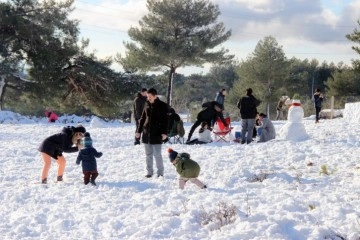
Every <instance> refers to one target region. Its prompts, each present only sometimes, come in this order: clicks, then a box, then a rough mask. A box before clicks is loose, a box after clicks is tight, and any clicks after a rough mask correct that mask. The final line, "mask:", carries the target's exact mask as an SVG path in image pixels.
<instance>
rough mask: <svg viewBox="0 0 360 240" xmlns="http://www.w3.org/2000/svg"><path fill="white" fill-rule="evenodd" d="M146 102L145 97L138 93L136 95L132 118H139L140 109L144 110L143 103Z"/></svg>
mask: <svg viewBox="0 0 360 240" xmlns="http://www.w3.org/2000/svg"><path fill="white" fill-rule="evenodd" d="M145 102H146V97H144V96H143V95H141V93H138V95H137V97H136V98H135V100H134V106H133V108H134V118H135V120H139V119H140V118H141V114H142V111H143V110H144V105H145Z"/></svg>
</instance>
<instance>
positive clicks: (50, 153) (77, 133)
mask: <svg viewBox="0 0 360 240" xmlns="http://www.w3.org/2000/svg"><path fill="white" fill-rule="evenodd" d="M85 132H86V130H85V128H84V127H83V126H81V125H78V126H77V127H64V128H63V129H62V131H61V132H60V133H57V134H54V135H51V136H49V137H47V138H46V139H45V140H44V141H43V142H42V143H41V144H40V147H39V151H40V154H41V157H42V159H43V161H44V166H43V169H42V172H41V183H43V184H46V183H47V177H48V173H49V170H50V166H51V158H54V159H55V160H56V162H57V164H58V171H57V181H62V180H63V174H64V171H65V165H66V160H65V158H64V156H63V152H68V153H72V152H77V151H79V150H80V149H81V147H82V146H81V143H80V140H81V139H82V138H83V137H84V133H85ZM73 145H76V146H74V147H73Z"/></svg>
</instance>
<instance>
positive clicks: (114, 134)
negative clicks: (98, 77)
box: [0, 103, 360, 240]
mask: <svg viewBox="0 0 360 240" xmlns="http://www.w3.org/2000/svg"><path fill="white" fill-rule="evenodd" d="M349 105H350V106H349ZM291 112H294V111H291ZM343 116H344V118H336V119H332V120H331V119H320V123H319V124H315V123H314V122H315V119H314V116H313V115H312V116H308V117H306V118H301V116H300V120H299V119H294V118H292V119H294V120H296V122H288V121H273V124H274V126H275V129H276V132H277V135H276V138H275V139H274V140H271V141H269V142H265V143H255V142H252V143H250V144H243V145H242V144H239V143H236V142H233V141H232V142H230V143H226V142H215V141H214V142H212V143H209V144H203V145H183V144H169V143H166V144H164V145H162V151H161V153H162V157H163V162H164V168H165V171H164V177H160V178H157V177H153V178H150V179H148V178H145V177H144V176H145V174H146V170H145V150H144V145H143V144H141V145H136V146H134V145H133V141H134V132H135V124H131V123H120V122H119V121H113V122H111V121H109V122H105V121H103V120H101V119H99V118H96V117H92V118H84V117H81V116H74V115H67V116H60V118H59V121H58V122H56V123H47V120H46V119H45V118H38V117H31V116H21V115H20V114H17V113H13V112H8V111H0V149H1V151H0V202H1V204H0V217H1V219H3V221H1V222H0V238H1V239H3V240H18V239H23V240H33V239H34V240H35V239H36V240H38V239H41V240H52V239H63V240H73V239H77V240H83V239H84V240H89V239H90V240H95V239H103V240H117V239H124V240H160V239H171V240H178V239H182V240H203V239H209V240H239V239H242V240H268V239H269V240H270V239H271V240H304V239H307V240H319V239H331V240H340V239H347V240H358V239H359V238H360V224H359V223H360V197H359V196H360V163H359V156H360V142H359V139H360V129H359V128H358V127H356V126H358V125H359V123H360V118H359V116H360V103H352V104H348V105H346V106H345V110H344V111H343ZM78 123H82V124H83V126H84V127H85V128H86V130H87V131H88V132H90V134H91V137H92V140H93V146H94V147H95V148H96V149H97V151H100V152H102V153H103V156H102V157H101V158H98V159H97V166H98V171H99V177H98V178H97V180H96V183H97V186H96V187H93V186H90V185H84V184H83V175H82V169H81V166H79V165H76V163H75V162H76V158H77V153H64V156H65V158H66V160H67V164H66V168H65V173H64V181H63V182H62V183H56V182H55V179H56V171H57V165H56V162H55V161H52V166H51V168H50V171H49V176H48V184H47V185H43V184H40V173H41V169H42V160H41V158H40V154H39V152H38V150H37V148H38V146H39V144H40V143H41V142H42V141H43V140H44V139H45V138H46V137H48V136H50V135H52V134H56V133H58V132H59V131H61V129H62V128H63V127H65V126H68V125H71V126H76V125H77V124H78ZM299 124H301V125H302V127H301V128H300V127H290V126H291V125H293V126H294V125H295V126H296V125H299ZM231 125H232V127H234V129H233V131H232V133H231V136H233V134H234V132H236V131H239V129H240V123H239V122H231ZM190 127H191V123H186V124H185V130H186V134H187V133H188V131H189V129H190ZM283 129H285V130H283ZM286 129H292V132H291V134H292V135H293V136H303V135H304V133H303V132H300V130H302V131H305V132H306V135H307V138H306V139H302V140H287V138H286V136H283V134H281V133H284V132H288V131H286ZM193 137H197V131H196V133H195V134H194V135H193ZM298 139H300V138H298ZM169 147H171V148H173V149H174V150H175V151H177V152H178V153H181V152H187V153H189V154H190V156H191V159H193V160H194V161H196V162H198V164H199V165H200V167H201V171H200V175H199V180H200V181H202V182H203V183H204V184H206V185H207V189H200V188H198V187H197V186H196V185H194V184H191V183H190V182H187V183H186V185H185V189H184V190H180V189H179V187H178V174H177V173H176V170H175V168H174V166H172V164H171V163H170V161H169V159H168V153H167V148H169ZM155 170H156V167H155ZM222 206H223V207H222ZM224 206H225V207H224ZM219 209H224V210H227V211H228V212H229V213H232V214H230V215H231V216H232V217H231V218H229V219H230V220H232V221H231V222H229V224H223V226H221V221H220V219H221V220H223V223H225V221H224V217H223V216H224V214H223V213H222V212H221V211H219ZM216 216H220V217H218V218H217V217H216ZM221 216H222V217H221ZM209 219H210V220H211V221H207V220H209Z"/></svg>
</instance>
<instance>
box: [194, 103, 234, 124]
mask: <svg viewBox="0 0 360 240" xmlns="http://www.w3.org/2000/svg"><path fill="white" fill-rule="evenodd" d="M215 106H218V107H219V108H220V109H222V105H221V104H219V103H218V102H216V101H212V102H206V103H204V104H203V105H202V107H205V109H203V110H201V111H200V112H199V113H198V115H197V120H198V121H200V122H207V123H209V122H211V120H216V119H217V118H218V117H219V118H220V119H221V121H222V122H223V123H224V125H227V123H226V121H225V119H224V116H223V114H222V112H218V111H216V110H215Z"/></svg>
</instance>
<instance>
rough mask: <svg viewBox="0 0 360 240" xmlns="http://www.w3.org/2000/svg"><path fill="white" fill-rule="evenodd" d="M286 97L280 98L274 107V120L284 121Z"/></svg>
mask: <svg viewBox="0 0 360 240" xmlns="http://www.w3.org/2000/svg"><path fill="white" fill-rule="evenodd" d="M287 99H288V97H287V96H282V97H281V98H280V100H279V102H278V103H277V105H276V118H275V119H276V120H284V119H285V118H284V116H285V110H286V104H285V102H286V100H287Z"/></svg>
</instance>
